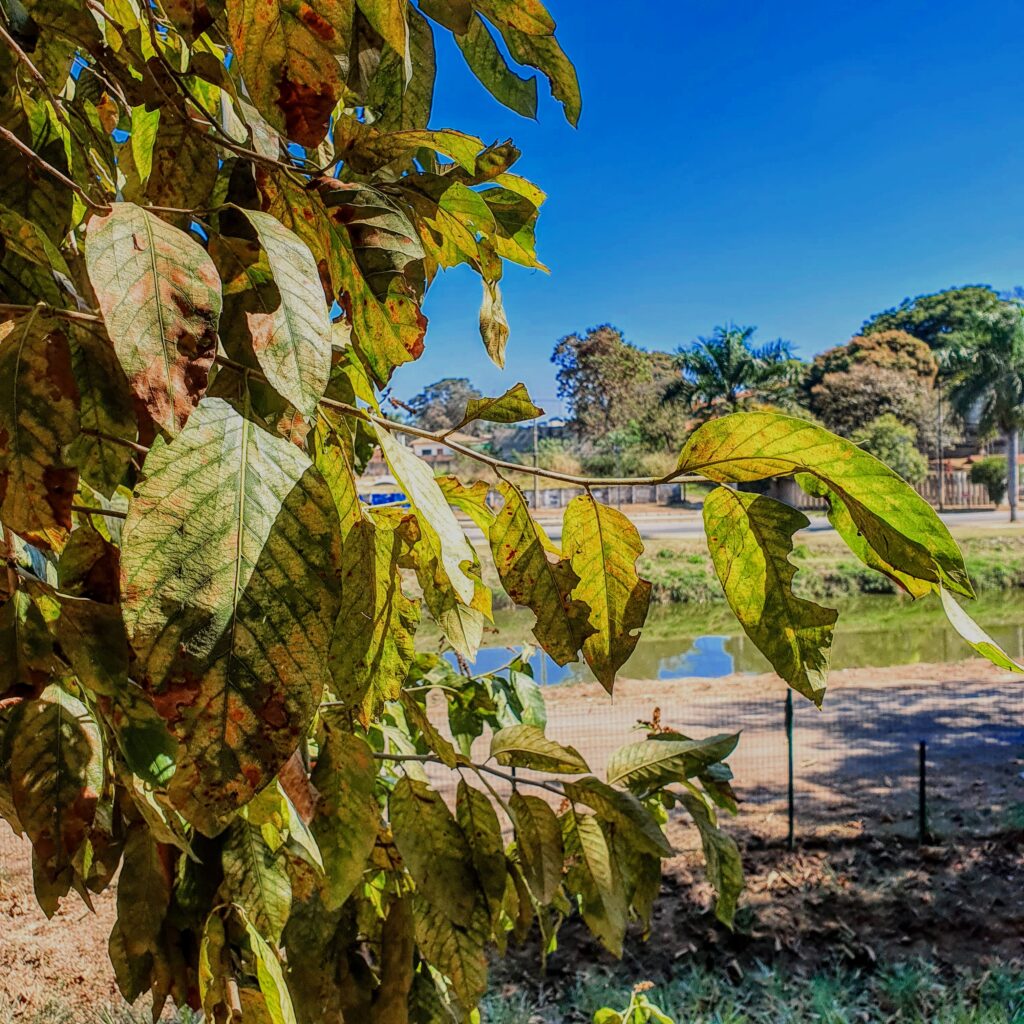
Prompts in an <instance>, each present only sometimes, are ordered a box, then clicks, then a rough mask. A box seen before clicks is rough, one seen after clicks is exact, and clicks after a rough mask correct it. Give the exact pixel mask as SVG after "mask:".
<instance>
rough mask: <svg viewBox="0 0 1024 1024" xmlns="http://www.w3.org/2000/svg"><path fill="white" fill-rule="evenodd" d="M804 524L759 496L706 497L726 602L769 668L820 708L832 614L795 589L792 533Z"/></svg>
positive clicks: (719, 491) (719, 492) (721, 491)
mask: <svg viewBox="0 0 1024 1024" xmlns="http://www.w3.org/2000/svg"><path fill="white" fill-rule="evenodd" d="M809 524H810V520H809V519H808V518H807V516H805V515H804V514H803V513H802V512H798V511H797V510H796V509H795V508H792V507H791V506H789V505H784V504H783V503H782V502H781V501H775V500H774V499H773V498H768V497H765V496H764V495H760V494H749V493H746V492H743V491H733V490H730V489H729V488H728V487H716V488H715V489H714V490H713V491H712V492H711V493H710V494H709V495H708V496H707V497H706V498H705V499H704V530H705V532H706V533H707V538H708V548H709V550H710V551H711V561H712V562H713V563H714V566H715V571H716V572H717V573H718V578H719V579H720V580H721V581H722V588H723V589H724V590H725V596H726V599H727V600H728V602H729V607H730V608H732V610H733V612H734V613H735V615H736V618H737V619H739V621H740V625H741V626H743V629H744V632H746V634H747V636H749V637H750V639H751V640H753V641H754V644H755V645H756V647H757V649H758V650H759V651H760V652H761V653H762V654H763V655H764V656H765V657H766V658H767V659H768V660H769V661H770V662H771V664H772V667H773V668H774V669H775V671H776V672H778V674H779V675H780V676H782V678H783V679H785V680H786V682H787V683H789V685H790V686H792V687H793V688H794V689H795V690H797V691H798V692H800V693H802V694H803V695H804V696H805V697H807V698H809V699H810V700H813V701H814V703H815V704H817V705H818V706H819V707H820V706H821V701H822V698H823V697H824V696H825V684H826V682H827V679H828V665H829V654H830V652H831V648H832V630H833V627H834V626H835V623H836V619H837V618H838V612H836V611H834V610H833V609H831V608H822V607H821V605H818V604H815V603H814V602H813V601H807V600H804V599H803V598H801V597H797V595H796V594H794V593H793V577H794V576H795V575H796V566H795V565H793V563H792V562H791V561H790V560H789V556H790V553H791V552H792V550H793V535H794V534H795V533H796V532H797V531H798V530H802V529H803V528H804V527H806V526H808V525H809Z"/></svg>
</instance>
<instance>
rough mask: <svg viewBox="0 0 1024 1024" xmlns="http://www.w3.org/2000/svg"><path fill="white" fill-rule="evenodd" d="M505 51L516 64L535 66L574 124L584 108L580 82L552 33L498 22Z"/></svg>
mask: <svg viewBox="0 0 1024 1024" xmlns="http://www.w3.org/2000/svg"><path fill="white" fill-rule="evenodd" d="M498 28H499V30H500V31H501V34H502V36H503V37H504V39H505V43H506V45H507V46H508V52H509V53H510V54H511V55H512V59H513V60H514V61H517V62H518V63H519V64H526V65H528V66H529V67H532V68H536V69H537V70H538V71H540V72H541V74H543V75H544V76H545V78H547V80H548V82H549V84H550V85H551V95H552V96H554V98H555V99H556V100H559V101H560V102H561V104H562V108H563V109H564V111H565V117H566V120H568V122H569V123H570V124H571V125H572V126H573V127H575V126H576V125H577V124H579V120H580V113H581V111H582V109H583V99H582V97H581V95H580V82H579V78H578V77H577V75H576V69H575V68H574V67H573V65H572V61H570V60H569V58H568V57H567V56H566V55H565V51H564V50H563V49H562V47H561V46H560V45H559V43H558V40H557V39H555V37H554V36H553V35H531V34H530V33H527V32H523V31H521V30H520V29H518V28H517V27H516V26H515V25H511V24H498Z"/></svg>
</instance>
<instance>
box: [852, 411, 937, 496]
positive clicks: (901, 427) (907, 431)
mask: <svg viewBox="0 0 1024 1024" xmlns="http://www.w3.org/2000/svg"><path fill="white" fill-rule="evenodd" d="M853 439H854V440H855V441H857V442H858V443H859V444H860V445H861V446H862V447H863V448H864V450H865V451H869V452H871V454H872V455H874V456H875V458H877V459H881V460H882V462H884V463H885V464H886V465H887V466H888V467H889V468H890V469H891V470H893V471H894V472H896V473H899V475H900V476H901V477H903V479H904V480H907V481H909V482H910V483H912V484H919V483H921V482H922V481H923V480H924V478H925V477H926V476H927V475H928V460H927V459H926V458H925V457H924V456H923V455H922V454H921V452H920V451H918V448H917V430H916V429H915V428H914V427H913V426H911V425H909V424H907V423H903V422H901V421H900V420H899V419H897V418H896V417H895V416H894V415H893V414H892V413H888V412H887V413H885V414H883V415H882V416H879V417H878V418H877V419H873V420H872V421H871V422H870V423H868V424H867V425H866V426H864V427H863V428H861V429H860V430H857V431H855V432H854V435H853Z"/></svg>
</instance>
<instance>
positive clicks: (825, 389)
mask: <svg viewBox="0 0 1024 1024" xmlns="http://www.w3.org/2000/svg"><path fill="white" fill-rule="evenodd" d="M936 372H937V364H936V361H935V358H934V356H933V355H932V352H931V349H929V347H928V346H927V344H925V342H923V341H920V340H919V339H917V338H914V337H913V336H911V335H909V334H907V333H906V332H905V331H880V332H878V333H875V334H871V335H866V336H860V337H856V338H853V339H852V340H850V341H849V342H847V343H846V344H845V345H838V346H836V347H835V348H831V349H828V350H827V351H826V352H822V353H821V354H820V355H818V356H815V358H814V360H813V361H812V362H811V364H810V366H809V367H808V368H807V371H806V373H805V375H804V378H803V381H802V385H801V387H802V391H803V394H804V396H805V401H806V403H807V407H808V409H809V410H810V411H811V412H812V413H813V414H814V416H816V417H817V418H818V419H820V420H821V422H822V423H824V424H825V425H826V426H827V427H828V428H829V429H830V430H835V431H837V432H838V433H840V434H844V435H846V436H851V435H852V434H853V433H854V432H855V431H858V430H862V429H863V428H864V427H866V426H867V425H868V424H869V423H870V422H871V421H872V420H875V419H877V418H878V417H879V416H882V415H885V414H886V413H891V414H892V415H893V416H895V417H896V418H897V419H898V420H899V421H900V422H901V423H904V424H908V425H911V426H913V427H914V428H915V430H917V431H918V432H919V434H920V435H921V438H920V439H921V441H922V442H923V443H927V441H928V440H929V439H930V437H931V436H932V430H933V421H934V401H933V399H932V388H933V385H934V382H935V376H936Z"/></svg>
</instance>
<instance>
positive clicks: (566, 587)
mask: <svg viewBox="0 0 1024 1024" xmlns="http://www.w3.org/2000/svg"><path fill="white" fill-rule="evenodd" d="M498 491H499V493H500V494H501V496H502V497H503V498H504V499H505V503H504V505H502V507H501V511H500V512H499V513H498V514H497V516H496V517H495V520H494V525H493V526H492V527H491V529H490V533H489V537H490V542H491V555H492V557H493V559H494V565H495V568H496V569H497V570H498V576H499V577H500V578H501V585H502V586H503V587H504V588H505V592H506V593H507V594H508V596H509V597H511V598H512V600H513V601H515V603H516V604H521V605H525V606H526V607H527V608H529V609H530V610H531V611H532V612H533V613H534V614H535V615H536V617H537V620H536V623H535V624H534V627H533V635H534V636H535V637H536V638H537V642H538V643H539V644H540V645H541V647H543V648H544V650H545V651H547V653H548V654H550V655H551V657H552V658H553V659H554V660H555V661H556V662H558V664H559V665H567V664H569V662H571V661H576V659H577V658H578V657H579V651H580V648H581V647H582V646H583V643H584V641H585V640H586V639H587V638H588V637H589V636H591V635H592V634H593V633H595V632H596V631H597V630H596V627H595V626H594V625H592V624H591V622H590V608H589V607H588V605H587V604H585V603H584V602H583V601H581V600H579V599H578V598H577V597H573V596H572V593H573V589H574V588H575V587H576V585H577V584H578V583H579V582H580V580H579V577H578V576H577V575H576V573H575V572H574V571H573V568H572V566H571V565H570V563H569V560H568V559H567V558H562V557H561V555H560V554H559V552H558V550H557V549H556V548H555V546H554V545H553V544H552V543H551V541H550V540H548V536H547V534H546V533H545V532H544V528H543V527H542V526H541V525H540V524H539V523H538V522H536V521H535V520H534V518H533V516H531V515H530V510H529V508H528V506H527V504H526V501H525V499H524V498H523V495H522V492H521V491H520V490H519V488H518V487H516V486H515V484H512V483H509V482H508V481H504V480H503V481H502V482H501V483H500V484H499V485H498Z"/></svg>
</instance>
